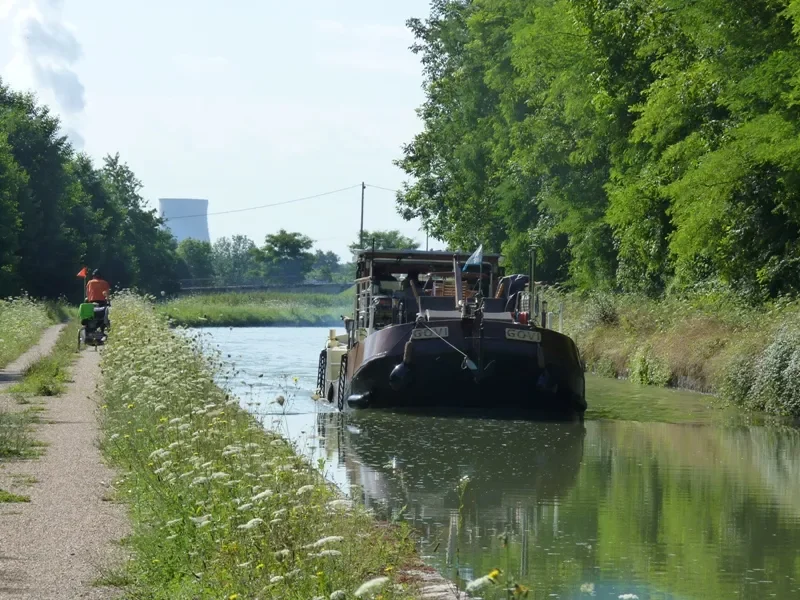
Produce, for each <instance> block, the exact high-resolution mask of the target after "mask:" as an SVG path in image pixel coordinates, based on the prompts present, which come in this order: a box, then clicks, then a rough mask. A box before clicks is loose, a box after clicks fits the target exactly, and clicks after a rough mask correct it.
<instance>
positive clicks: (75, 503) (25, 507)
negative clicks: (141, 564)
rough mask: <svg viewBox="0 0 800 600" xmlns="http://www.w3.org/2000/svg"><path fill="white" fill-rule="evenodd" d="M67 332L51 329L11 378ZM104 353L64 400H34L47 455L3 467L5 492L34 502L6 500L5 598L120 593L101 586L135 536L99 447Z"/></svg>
mask: <svg viewBox="0 0 800 600" xmlns="http://www.w3.org/2000/svg"><path fill="white" fill-rule="evenodd" d="M59 331H60V329H59V330H56V329H50V330H48V331H47V332H46V333H45V335H44V336H43V338H42V341H41V342H40V343H39V344H38V345H37V347H36V348H34V349H32V350H31V351H29V352H28V353H26V355H25V356H23V357H20V359H18V360H17V361H15V363H13V364H11V365H9V368H8V369H6V371H5V374H6V376H7V377H8V379H12V380H13V379H14V377H15V376H18V373H19V372H21V371H22V370H24V368H25V366H26V365H27V364H30V362H32V360H31V357H34V358H33V360H35V357H37V356H39V355H41V354H42V353H46V352H47V351H49V349H52V347H53V345H54V343H55V339H56V338H57V336H58V332H59ZM100 354H101V353H100V352H95V351H94V350H90V349H89V350H85V351H83V352H82V353H81V354H80V356H79V358H78V359H77V360H76V362H75V364H74V365H73V367H72V373H73V378H74V381H73V382H71V383H69V384H68V386H67V391H66V393H64V394H63V395H62V396H57V397H51V398H41V399H34V402H35V405H37V406H40V407H41V408H43V409H44V410H43V411H42V413H41V416H42V422H41V424H40V425H38V426H37V427H36V431H35V437H36V439H37V440H39V441H41V442H43V443H44V444H45V446H44V448H43V452H44V453H43V455H42V456H41V457H40V458H38V459H34V460H24V461H23V460H19V461H4V462H2V463H0V488H2V489H5V490H8V491H12V492H15V493H18V494H25V495H27V496H30V502H29V503H0V599H4V600H5V599H8V600H11V599H13V600H28V599H31V600H32V599H34V598H36V599H48V600H67V599H70V600H71V599H75V598H89V599H105V598H114V597H116V596H118V592H117V591H116V590H114V589H111V588H107V587H102V586H98V585H96V584H97V583H98V580H99V579H100V577H101V575H102V573H104V572H105V570H106V569H107V568H109V567H112V566H113V565H114V564H118V561H120V560H124V551H123V550H122V549H121V548H120V546H119V545H118V544H115V542H118V541H119V540H120V539H121V538H122V537H123V536H125V535H126V534H127V533H128V523H127V518H126V512H125V509H124V507H123V506H122V505H121V504H116V503H114V502H111V501H109V500H110V499H111V494H112V493H113V491H112V482H113V478H114V474H113V472H112V471H111V470H110V469H108V468H107V467H106V466H105V465H104V464H103V461H102V459H101V456H100V451H99V449H98V447H97V441H98V438H99V429H98V419H97V411H98V410H99V407H98V401H97V396H96V391H95V384H96V382H98V381H99V378H100ZM0 385H2V383H0ZM0 394H2V391H0Z"/></svg>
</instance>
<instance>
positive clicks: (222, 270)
mask: <svg viewBox="0 0 800 600" xmlns="http://www.w3.org/2000/svg"><path fill="white" fill-rule="evenodd" d="M255 247H256V245H255V243H254V242H253V240H251V239H250V238H248V237H247V236H244V235H234V236H231V237H230V238H227V237H222V238H219V239H218V240H216V241H215V242H214V244H213V245H212V247H211V268H212V271H213V272H214V278H215V283H216V285H223V286H224V285H245V284H247V283H250V282H251V280H252V279H253V278H255V277H258V273H257V267H258V265H257V263H256V259H255V257H254V254H253V252H254V250H255Z"/></svg>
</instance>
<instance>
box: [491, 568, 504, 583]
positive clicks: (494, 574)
mask: <svg viewBox="0 0 800 600" xmlns="http://www.w3.org/2000/svg"><path fill="white" fill-rule="evenodd" d="M502 573H503V572H502V571H501V570H500V569H492V570H491V571H489V574H488V575H487V577H488V578H489V579H491V580H492V581H494V580H495V579H497V576H498V575H501V574H502Z"/></svg>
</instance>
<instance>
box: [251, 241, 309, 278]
mask: <svg viewBox="0 0 800 600" xmlns="http://www.w3.org/2000/svg"><path fill="white" fill-rule="evenodd" d="M313 245H314V240H312V239H311V238H309V237H308V236H305V235H303V234H301V233H297V232H291V233H290V232H288V231H286V230H285V229H281V230H280V231H279V232H278V233H273V234H270V235H268V236H267V237H266V238H265V241H264V247H263V248H256V249H255V250H254V251H253V255H254V256H255V258H256V261H257V263H259V266H260V268H261V275H262V276H263V277H265V278H266V279H269V280H270V281H271V282H272V283H277V284H286V283H300V282H302V281H303V280H304V279H305V277H306V275H307V274H308V272H309V271H310V270H311V268H312V266H313V265H314V260H315V258H314V254H312V253H311V252H309V250H311V247H312V246H313Z"/></svg>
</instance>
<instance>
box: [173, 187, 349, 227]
mask: <svg viewBox="0 0 800 600" xmlns="http://www.w3.org/2000/svg"><path fill="white" fill-rule="evenodd" d="M358 187H361V184H360V183H358V184H356V185H351V186H350V187H346V188H341V189H339V190H332V191H330V192H323V193H321V194H314V195H313V196H303V197H302V198H295V199H294V200H284V201H283V202H274V203H273V204H262V205H261V206H251V207H249V208H237V209H234V210H223V211H219V212H212V213H206V214H202V215H181V216H180V217H172V218H169V219H164V221H175V220H177V219H193V218H196V217H213V216H215V215H229V214H231V213H240V212H246V211H248V210H260V209H262V208H272V207H273V206H283V205H285V204H294V203H295V202H303V201H304V200H313V199H314V198H322V197H323V196H331V195H333V194H338V193H340V192H346V191H348V190H354V189H355V188H358Z"/></svg>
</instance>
